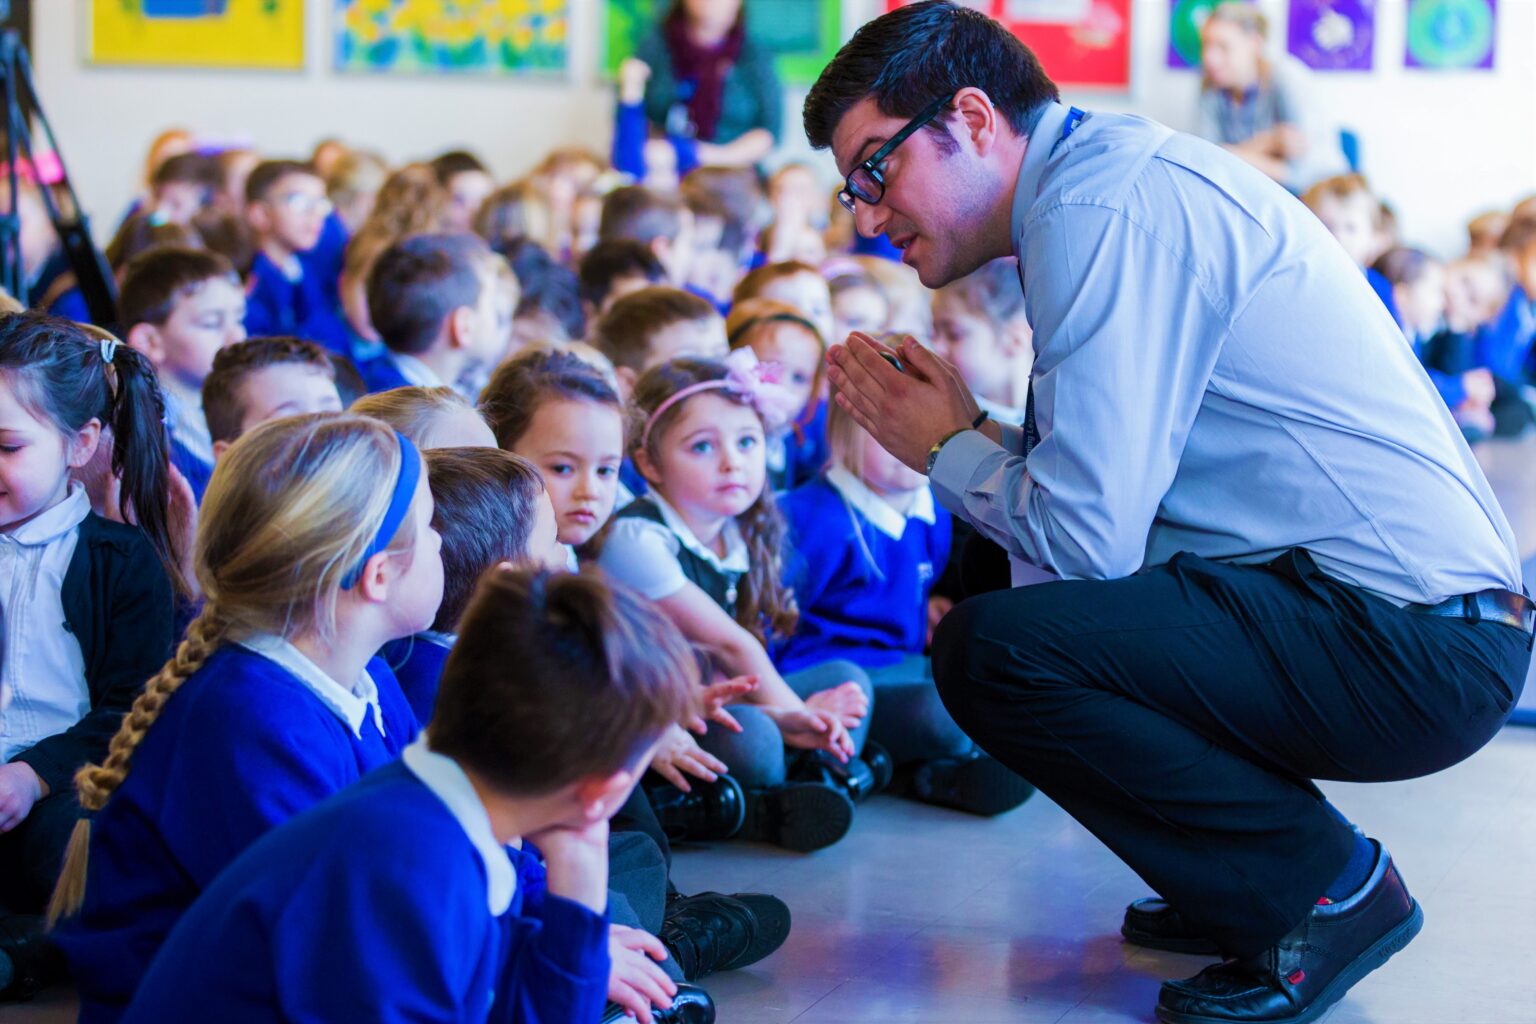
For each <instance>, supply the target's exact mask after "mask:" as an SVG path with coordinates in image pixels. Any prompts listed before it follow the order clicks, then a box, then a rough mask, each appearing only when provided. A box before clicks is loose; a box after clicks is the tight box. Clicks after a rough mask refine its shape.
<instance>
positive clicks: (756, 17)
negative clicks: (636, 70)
mask: <svg viewBox="0 0 1536 1024" xmlns="http://www.w3.org/2000/svg"><path fill="white" fill-rule="evenodd" d="M668 7H669V3H668V0H603V19H604V23H603V71H604V72H605V73H606V74H607V75H609V76H610V77H611V76H614V75H616V74H618V70H619V65H620V64H622V63H623V62H624V59H625V58H626V57H628V56H630V55H631V54H633V53H634V52H635V46H636V45H637V44H638V43H639V42H640V40H641V38H642V37H644V36H645V35H646V34H647V33H649V32H651V31H653V30H654V29H655V28H656V23H657V21H658V20H660V18H661V17H662V16H663V15H664V14H665V13H666V12H667V9H668ZM746 11H747V34H748V35H749V36H751V37H752V39H753V41H754V42H756V43H757V44H758V45H760V46H762V47H764V48H766V49H767V50H768V51H769V52H770V53H772V54H773V55H774V56H775V58H776V63H777V67H778V70H779V74H780V76H782V77H783V79H784V81H785V82H786V83H787V84H789V85H810V84H811V83H812V82H814V81H816V76H817V75H819V74H821V69H822V68H824V67H826V66H827V62H828V61H830V60H831V59H832V57H833V55H834V54H836V53H837V48H838V47H839V46H841V45H842V42H843V40H842V27H843V4H842V0H752V2H751V3H749V4H748V5H747V7H746Z"/></svg>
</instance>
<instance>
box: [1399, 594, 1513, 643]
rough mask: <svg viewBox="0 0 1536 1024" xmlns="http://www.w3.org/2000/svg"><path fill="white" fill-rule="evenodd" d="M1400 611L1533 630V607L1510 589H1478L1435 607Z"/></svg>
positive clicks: (1417, 607)
mask: <svg viewBox="0 0 1536 1024" xmlns="http://www.w3.org/2000/svg"><path fill="white" fill-rule="evenodd" d="M1404 611H1410V612H1414V613H1416V614H1418V615H1443V616H1445V617H1446V618H1451V619H1470V620H1471V621H1473V622H1497V623H1499V624H1500V625H1503V626H1513V627H1514V628H1516V629H1518V630H1521V631H1522V632H1525V633H1530V632H1532V630H1533V629H1536V604H1533V603H1532V602H1531V599H1530V598H1529V597H1526V596H1525V595H1524V594H1517V593H1515V592H1514V591H1513V590H1479V591H1478V592H1477V593H1475V594H1462V595H1460V596H1458V597H1453V598H1450V599H1448V600H1445V601H1441V602H1440V603H1439V604H1410V605H1407V606H1405V607H1404Z"/></svg>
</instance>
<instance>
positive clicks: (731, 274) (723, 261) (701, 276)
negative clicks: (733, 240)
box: [688, 248, 741, 297]
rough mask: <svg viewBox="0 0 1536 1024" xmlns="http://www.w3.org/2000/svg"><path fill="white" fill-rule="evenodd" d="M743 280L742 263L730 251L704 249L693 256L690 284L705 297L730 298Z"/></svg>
mask: <svg viewBox="0 0 1536 1024" xmlns="http://www.w3.org/2000/svg"><path fill="white" fill-rule="evenodd" d="M740 280H741V262H740V261H739V260H738V259H737V258H736V254H735V253H733V252H731V251H730V250H728V249H720V248H714V249H702V250H699V251H698V252H695V253H694V255H693V268H692V269H691V270H690V271H689V277H688V283H689V284H690V285H692V286H693V287H694V288H696V289H698V290H699V291H701V292H703V293H704V294H705V295H713V296H717V297H728V296H729V295H730V294H731V292H732V291H734V290H735V288H736V282H737V281H740Z"/></svg>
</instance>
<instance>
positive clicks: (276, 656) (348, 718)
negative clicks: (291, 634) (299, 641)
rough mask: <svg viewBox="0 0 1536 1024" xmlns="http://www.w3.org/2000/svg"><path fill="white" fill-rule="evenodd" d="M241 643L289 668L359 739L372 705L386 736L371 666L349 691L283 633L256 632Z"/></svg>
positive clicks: (375, 716) (377, 689)
mask: <svg viewBox="0 0 1536 1024" xmlns="http://www.w3.org/2000/svg"><path fill="white" fill-rule="evenodd" d="M240 646H241V647H244V648H245V649H246V650H248V651H253V652H255V653H256V654H259V655H261V656H262V657H263V658H266V659H267V660H269V661H272V662H275V663H277V664H278V665H279V666H280V667H282V668H284V669H287V671H288V672H289V674H290V675H292V676H294V677H295V678H296V679H298V681H299V682H301V683H303V684H304V685H305V686H306V687H308V688H309V690H310V692H311V693H313V694H314V695H315V696H316V697H318V698H319V699H320V703H322V704H324V705H325V706H326V707H327V708H329V709H330V710H331V712H332V713H333V714H334V715H335V716H336V717H337V718H339V719H341V720H342V721H343V722H345V723H346V724H347V727H348V728H349V729H351V730H352V734H353V735H354V736H356V737H357V738H358V739H362V738H363V722H364V721H366V720H367V718H368V711H369V709H370V708H371V709H372V710H373V721H374V724H375V725H377V726H378V727H379V734H380V735H384V713H383V712H382V711H381V710H380V709H379V688H378V686H377V685H376V684H375V683H374V681H373V677H372V676H370V675H369V674H368V670H367V669H364V670H363V672H362V674H361V675H360V676H358V677H357V681H356V682H354V683H353V684H352V688H351V689H350V690H349V689H347V688H346V687H345V686H342V685H341V684H340V683H338V682H337V681H336V680H334V679H332V678H331V677H330V676H328V675H326V674H325V672H324V671H322V670H321V668H320V666H319V665H316V664H315V663H314V662H312V661H310V660H309V658H307V657H305V655H304V652H303V651H301V650H299V649H298V648H297V647H295V646H293V644H291V643H289V642H288V641H287V640H284V639H283V638H282V637H280V636H273V635H272V634H271V633H253V634H252V635H251V636H248V637H246V638H245V639H244V640H242V641H240Z"/></svg>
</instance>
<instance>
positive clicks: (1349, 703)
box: [933, 550, 1531, 956]
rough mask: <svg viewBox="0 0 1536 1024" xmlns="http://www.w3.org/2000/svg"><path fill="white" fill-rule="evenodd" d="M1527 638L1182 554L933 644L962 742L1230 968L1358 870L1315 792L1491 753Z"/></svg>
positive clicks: (969, 624) (1064, 587) (1002, 613)
mask: <svg viewBox="0 0 1536 1024" xmlns="http://www.w3.org/2000/svg"><path fill="white" fill-rule="evenodd" d="M1530 642H1531V641H1530V637H1529V636H1528V635H1527V634H1526V633H1524V631H1522V630H1519V629H1516V628H1514V627H1510V626H1504V625H1499V624H1497V623H1493V622H1487V621H1481V622H1472V621H1468V620H1466V619H1454V618H1441V617H1437V616H1429V615H1422V614H1415V613H1411V612H1408V611H1405V610H1403V609H1400V608H1397V607H1396V606H1394V605H1393V604H1391V603H1390V602H1387V601H1384V600H1382V599H1380V598H1378V597H1375V596H1372V595H1370V594H1368V593H1366V592H1364V591H1362V590H1359V589H1357V588H1355V587H1351V586H1348V585H1346V584H1343V583H1340V582H1339V581H1337V580H1334V579H1332V578H1331V577H1329V576H1327V575H1325V574H1324V573H1322V572H1321V571H1320V570H1318V568H1317V567H1316V565H1315V563H1314V562H1313V560H1312V558H1311V557H1310V556H1309V555H1308V554H1307V553H1306V552H1305V551H1301V550H1295V551H1291V552H1288V553H1286V554H1285V555H1283V556H1282V557H1280V558H1279V559H1277V560H1275V561H1273V562H1270V563H1268V564H1266V565H1262V566H1237V565H1230V564H1224V563H1217V562H1211V561H1208V560H1206V559H1203V558H1199V557H1197V556H1194V555H1189V554H1183V555H1179V556H1177V557H1175V558H1174V559H1173V560H1172V561H1171V562H1169V563H1168V564H1166V565H1163V566H1160V567H1158V568H1156V569H1151V570H1148V571H1145V572H1142V573H1140V574H1138V575H1135V576H1131V577H1127V578H1125V579H1119V580H1103V581H1096V580H1095V581H1060V582H1054V583H1045V584H1040V585H1037V586H1030V587H1020V588H1018V589H1013V590H1000V591H995V592H993V593H989V594H982V595H979V596H976V597H972V598H969V599H968V600H966V601H964V602H962V603H961V604H959V605H958V606H956V608H955V609H954V611H952V612H951V613H950V614H949V615H948V616H947V617H946V618H945V619H944V621H943V622H942V623H941V624H940V626H939V630H938V633H937V635H936V637H935V639H934V646H933V664H934V675H935V678H936V680H937V683H938V686H939V692H940V694H941V695H942V697H943V699H944V703H945V705H946V706H947V707H948V708H949V711H950V714H952V715H953V716H954V718H955V721H956V722H958V723H959V724H960V726H961V728H963V729H965V730H966V731H967V732H968V733H969V734H970V735H971V737H972V738H973V739H975V740H976V742H977V743H978V744H979V745H980V746H981V747H982V749H984V750H986V751H987V752H988V753H990V754H991V755H992V756H994V757H996V758H997V759H998V760H1000V761H1002V762H1003V763H1004V764H1006V765H1008V766H1009V767H1011V768H1013V769H1014V770H1015V771H1017V772H1018V773H1019V774H1020V775H1022V776H1023V777H1024V778H1026V779H1028V780H1029V781H1030V782H1032V783H1033V784H1034V785H1035V786H1036V787H1038V788H1039V789H1040V791H1041V792H1043V793H1045V794H1046V795H1047V796H1049V797H1050V798H1051V799H1052V800H1054V801H1055V802H1056V803H1057V804H1058V805H1059V806H1061V807H1062V808H1063V809H1064V810H1066V811H1067V813H1069V814H1071V815H1072V816H1073V817H1074V818H1076V819H1077V820H1078V821H1079V822H1080V823H1082V824H1083V825H1084V826H1085V827H1086V828H1087V829H1088V830H1089V831H1091V832H1092V833H1093V834H1094V835H1095V836H1097V837H1098V838H1099V839H1100V840H1101V841H1102V842H1103V843H1104V844H1105V845H1106V846H1108V847H1109V848H1110V849H1111V850H1112V851H1114V853H1115V854H1116V855H1117V856H1119V857H1120V858H1121V859H1122V860H1124V861H1125V862H1126V864H1128V865H1129V866H1130V867H1131V868H1132V869H1133V870H1135V871H1136V873H1137V874H1138V875H1140V876H1141V878H1142V879H1143V880H1144V881H1145V882H1146V883H1147V884H1148V885H1150V886H1151V887H1152V888H1153V889H1154V890H1155V891H1156V892H1157V893H1158V894H1159V895H1161V896H1162V897H1163V898H1164V899H1166V900H1167V901H1169V902H1170V903H1172V904H1173V905H1174V906H1175V907H1177V908H1178V909H1179V911H1180V912H1181V913H1182V914H1183V915H1184V916H1185V918H1186V920H1187V921H1188V922H1189V923H1190V924H1191V925H1192V926H1193V927H1194V928H1196V929H1198V930H1199V931H1200V932H1202V933H1203V934H1205V935H1207V936H1209V937H1210V938H1212V939H1214V940H1215V941H1216V942H1217V944H1218V945H1219V946H1220V947H1221V949H1222V950H1223V951H1224V952H1225V953H1227V954H1228V955H1231V956H1250V955H1253V954H1255V953H1258V952H1260V951H1261V950H1263V949H1265V948H1267V947H1269V946H1271V945H1273V944H1274V943H1275V942H1276V941H1277V940H1279V939H1280V938H1282V937H1283V936H1284V935H1286V934H1287V933H1288V932H1290V931H1291V930H1292V929H1293V928H1294V927H1295V926H1296V925H1298V924H1299V923H1300V922H1301V921H1302V919H1303V918H1304V917H1305V916H1306V914H1307V913H1308V911H1309V909H1310V908H1311V907H1312V906H1313V905H1314V904H1315V902H1316V901H1317V899H1318V898H1319V897H1320V896H1322V895H1323V892H1324V890H1325V888H1326V887H1327V886H1328V884H1329V883H1330V882H1331V881H1333V879H1334V878H1336V877H1337V876H1338V875H1339V873H1340V872H1341V871H1342V870H1343V868H1344V865H1345V863H1346V861H1347V860H1348V859H1349V855H1350V851H1351V848H1352V844H1353V835H1352V832H1351V829H1350V828H1349V826H1348V825H1346V824H1345V823H1344V822H1343V820H1342V819H1341V818H1340V817H1338V816H1337V815H1336V813H1335V812H1333V811H1332V809H1331V808H1330V807H1329V806H1328V805H1327V803H1326V801H1325V800H1324V799H1323V796H1322V794H1321V793H1320V792H1319V790H1318V789H1317V787H1316V786H1315V785H1313V783H1312V780H1313V779H1337V780H1343V781H1349V782H1385V781H1391V780H1397V779H1408V778H1414V777H1417V776H1421V775H1427V774H1430V773H1432V772H1437V771H1440V770H1441V769H1443V768H1447V767H1449V766H1451V765H1453V764H1456V763H1457V762H1458V761H1461V760H1462V759H1464V758H1466V757H1467V756H1468V755H1470V754H1472V753H1473V752H1474V751H1476V750H1477V749H1479V748H1480V747H1482V746H1483V745H1484V744H1485V743H1487V742H1488V740H1489V739H1490V738H1492V736H1493V735H1494V733H1496V732H1497V731H1498V730H1499V727H1500V726H1502V725H1503V724H1504V720H1505V719H1506V718H1507V717H1508V715H1509V712H1510V709H1511V708H1512V707H1513V706H1514V703H1515V700H1516V699H1517V698H1518V696H1519V691H1520V688H1521V687H1522V686H1523V685H1524V680H1525V673H1526V668H1527V665H1528V664H1529V661H1530V657H1531V651H1530Z"/></svg>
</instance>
